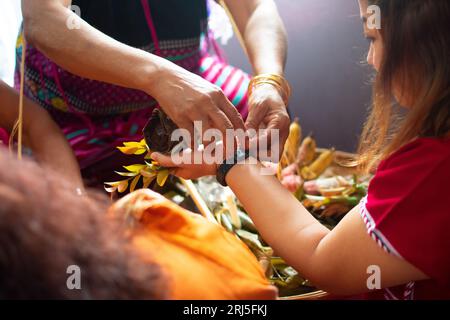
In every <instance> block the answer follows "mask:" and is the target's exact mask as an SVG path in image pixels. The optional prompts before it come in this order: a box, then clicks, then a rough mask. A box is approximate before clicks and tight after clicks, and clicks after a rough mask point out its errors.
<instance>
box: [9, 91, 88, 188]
mask: <svg viewBox="0 0 450 320" xmlns="http://www.w3.org/2000/svg"><path fill="white" fill-rule="evenodd" d="M18 109H19V95H18V94H17V92H15V91H14V89H12V88H10V87H9V86H7V85H6V84H4V83H2V82H0V126H1V127H3V128H5V129H6V130H8V131H9V132H11V130H12V129H13V127H14V123H15V122H16V120H17V118H18V115H19V113H18ZM23 144H24V145H25V146H27V147H29V148H30V149H31V150H32V151H33V156H34V157H35V158H36V160H37V161H38V162H40V163H45V164H47V165H48V166H49V167H51V168H52V169H53V170H55V171H56V172H58V173H60V174H61V175H62V176H64V177H66V178H67V179H70V181H72V182H74V184H75V185H76V186H77V187H79V188H82V187H83V182H82V179H81V175H80V169H79V166H78V163H77V161H76V159H75V155H74V154H73V151H72V149H71V147H70V145H69V143H68V142H67V140H66V139H65V137H64V136H63V134H62V132H61V131H60V129H59V128H58V126H57V125H56V123H55V122H54V121H53V120H52V119H51V118H50V116H49V115H48V114H47V112H46V111H45V110H43V109H40V107H38V106H37V105H36V104H34V103H33V102H32V101H30V100H29V99H27V98H25V99H24V114H23Z"/></svg>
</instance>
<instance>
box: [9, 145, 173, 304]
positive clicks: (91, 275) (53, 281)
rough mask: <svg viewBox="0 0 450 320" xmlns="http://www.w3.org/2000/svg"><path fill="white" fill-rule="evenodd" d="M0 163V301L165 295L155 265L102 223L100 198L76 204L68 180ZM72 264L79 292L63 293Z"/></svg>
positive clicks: (112, 224)
mask: <svg viewBox="0 0 450 320" xmlns="http://www.w3.org/2000/svg"><path fill="white" fill-rule="evenodd" d="M3 149H4V148H3ZM0 163H1V164H2V165H3V170H1V171H0V203H1V205H0V299H68V298H70V299H154V298H165V297H166V296H167V295H166V287H165V284H164V282H163V281H164V277H163V274H162V271H161V270H160V268H159V266H158V265H156V264H151V263H149V262H148V261H144V260H143V259H142V258H141V256H140V255H139V253H138V252H136V251H135V250H133V248H132V246H131V244H130V239H129V238H127V237H126V234H125V226H124V225H123V224H122V223H120V221H116V220H113V219H108V218H107V217H106V211H107V208H108V207H107V202H106V201H104V198H103V197H100V196H95V197H79V196H77V195H76V194H75V192H74V186H73V185H72V184H71V183H70V182H69V181H64V179H62V178H61V177H59V176H57V175H56V174H54V173H53V172H51V171H50V170H48V169H44V168H42V167H40V166H38V165H37V164H35V163H33V162H31V161H28V160H24V161H20V162H19V161H17V159H16V158H13V157H11V156H9V155H8V152H7V151H5V150H2V148H0ZM6 168H7V169H6ZM72 265H76V266H79V268H80V270H81V290H69V288H68V287H67V280H68V277H69V276H70V274H67V269H68V267H69V266H72Z"/></svg>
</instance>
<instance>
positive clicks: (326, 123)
mask: <svg viewBox="0 0 450 320" xmlns="http://www.w3.org/2000/svg"><path fill="white" fill-rule="evenodd" d="M275 1H276V3H277V4H278V9H279V11H280V14H281V17H282V19H283V21H284V23H285V25H286V29H287V32H288V37H289V56H288V63H287V68H286V73H287V78H288V80H289V82H290V83H291V86H292V89H293V97H292V99H291V103H290V107H289V109H290V113H291V116H292V118H294V117H298V118H299V120H300V123H301V125H302V127H303V129H304V134H309V133H313V134H314V136H315V137H316V138H317V140H318V144H319V146H322V147H333V146H334V147H336V148H337V149H340V150H345V151H350V152H352V151H355V149H356V146H357V141H358V136H359V133H360V132H361V129H362V125H363V123H364V119H365V117H366V115H367V109H368V107H369V105H370V100H371V88H370V78H371V75H372V71H371V68H370V67H369V66H367V65H366V63H365V61H366V53H367V50H368V43H367V41H366V40H365V39H364V38H363V36H362V22H361V20H360V17H359V7H358V2H357V1H356V0H320V1H317V0H275ZM224 48H225V51H226V54H227V57H228V60H229V61H230V62H231V63H232V64H233V65H236V66H239V67H241V68H243V69H244V70H246V71H247V72H251V68H250V66H249V64H248V62H247V60H246V57H245V55H244V54H243V51H242V50H241V48H240V45H239V43H238V41H237V39H236V37H233V39H232V40H231V41H230V42H229V43H228V45H226V46H225V47H224ZM363 62H364V63H363Z"/></svg>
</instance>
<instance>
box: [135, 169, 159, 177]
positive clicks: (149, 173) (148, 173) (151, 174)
mask: <svg viewBox="0 0 450 320" xmlns="http://www.w3.org/2000/svg"><path fill="white" fill-rule="evenodd" d="M139 173H140V174H141V175H142V176H144V177H146V178H155V177H156V172H155V171H150V170H148V169H142V170H141V171H139Z"/></svg>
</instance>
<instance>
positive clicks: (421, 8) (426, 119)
mask: <svg viewBox="0 0 450 320" xmlns="http://www.w3.org/2000/svg"><path fill="white" fill-rule="evenodd" d="M359 4H360V9H361V17H362V18H363V21H364V34H365V36H366V38H367V39H368V40H369V41H370V49H369V54H368V57H367V61H368V63H369V64H370V65H372V66H373V67H374V68H375V70H376V71H377V77H376V80H375V85H374V106H373V110H372V113H371V115H370V117H369V120H368V122H367V124H366V126H365V129H364V132H363V135H362V141H361V148H360V151H361V159H360V160H361V164H362V166H363V167H365V168H371V167H373V166H374V165H376V164H377V163H378V162H379V160H381V159H383V158H385V157H386V156H388V155H389V154H391V153H392V152H393V151H395V150H396V149H398V148H399V147H400V146H402V145H403V144H405V143H407V142H408V141H410V140H411V139H414V138H415V137H419V136H433V137H439V136H445V135H447V134H448V132H449V130H450V124H449V114H450V112H449V109H450V91H449V88H450V28H449V21H450V1H448V0H359ZM378 13H379V15H378ZM393 99H395V100H397V102H398V104H399V105H401V106H403V107H406V108H408V111H407V115H406V116H403V117H402V118H401V119H400V118H398V117H394V116H393V109H392V105H393V103H392V101H393ZM393 120H395V121H393Z"/></svg>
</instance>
